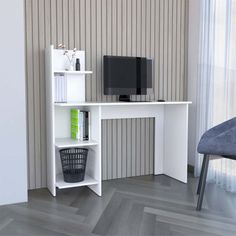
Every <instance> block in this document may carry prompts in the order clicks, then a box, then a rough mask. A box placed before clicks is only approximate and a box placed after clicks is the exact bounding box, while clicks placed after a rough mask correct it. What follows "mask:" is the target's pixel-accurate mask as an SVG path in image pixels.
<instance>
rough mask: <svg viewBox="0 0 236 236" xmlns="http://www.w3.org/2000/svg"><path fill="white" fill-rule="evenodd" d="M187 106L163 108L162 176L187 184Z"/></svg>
mask: <svg viewBox="0 0 236 236" xmlns="http://www.w3.org/2000/svg"><path fill="white" fill-rule="evenodd" d="M187 149H188V105H169V106H165V120H164V159H163V160H164V163H163V170H164V174H166V175H168V176H170V177H172V178H174V179H177V180H179V181H181V182H184V183H187V165H188V158H187Z"/></svg>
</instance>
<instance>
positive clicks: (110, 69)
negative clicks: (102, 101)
mask: <svg viewBox="0 0 236 236" xmlns="http://www.w3.org/2000/svg"><path fill="white" fill-rule="evenodd" d="M150 61H151V60H147V59H146V58H144V57H122V56H104V94H106V95H132V94H147V88H149V87H150V86H151V84H152V83H151V80H152V79H151V74H152V73H151V72H150V70H151V63H150Z"/></svg>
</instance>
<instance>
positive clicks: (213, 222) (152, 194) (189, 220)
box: [0, 176, 236, 236]
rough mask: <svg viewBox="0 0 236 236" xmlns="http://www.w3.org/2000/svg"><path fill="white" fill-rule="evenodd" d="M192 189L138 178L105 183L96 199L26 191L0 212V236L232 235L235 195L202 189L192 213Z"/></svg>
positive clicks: (86, 194)
mask: <svg viewBox="0 0 236 236" xmlns="http://www.w3.org/2000/svg"><path fill="white" fill-rule="evenodd" d="M196 186H197V179H195V178H192V177H189V182H188V184H186V185H185V184H183V183H180V182H178V181H176V180H173V179H171V178H168V177H166V176H155V177H154V176H142V177H135V178H126V179H119V180H111V181H105V182H104V183H103V197H101V198H100V197H97V196H96V195H95V194H94V193H93V192H91V191H90V190H89V189H88V188H86V187H83V188H77V189H68V190H62V191H58V196H57V197H56V198H53V197H52V196H51V195H50V194H49V193H48V191H47V190H46V189H41V190H34V191H30V192H29V202H28V203H25V204H16V205H10V206H4V207H0V235H1V236H2V235H10V236H18V235H22V236H28V235H29V236H34V235H42V236H49V235H50V236H51V235H122V236H126V235H160V236H164V235H176V236H179V235H186V236H191V235H196V236H199V235H224V236H226V235H236V194H231V193H226V192H225V191H223V190H221V189H220V188H218V187H216V186H215V185H213V184H208V185H207V187H206V195H205V198H204V203H203V210H202V211H201V212H196V211H195V206H196V200H197V196H196V194H195V192H196ZM16 194H17V193H16Z"/></svg>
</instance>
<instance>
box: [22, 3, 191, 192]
mask: <svg viewBox="0 0 236 236" xmlns="http://www.w3.org/2000/svg"><path fill="white" fill-rule="evenodd" d="M187 4H188V0H44V1H43V0H26V47H27V90H28V121H29V122H28V132H29V145H28V151H29V187H30V188H39V187H44V186H45V185H46V155H45V150H46V149H45V140H46V139H45V81H44V48H45V47H46V46H47V45H49V44H54V45H58V44H59V43H64V44H66V45H67V46H68V47H69V48H74V47H76V48H77V49H81V50H85V51H86V67H87V69H91V70H93V71H94V73H93V75H92V76H91V77H90V78H89V79H87V80H86V81H87V82H86V90H87V91H86V98H87V100H88V101H89V100H92V101H96V100H102V101H115V100H116V99H117V97H116V96H104V95H103V93H102V89H103V88H102V76H103V74H102V73H103V72H102V56H103V55H104V54H113V55H131V56H132V55H133V56H148V57H152V58H154V72H155V81H154V91H153V95H149V96H134V97H133V98H134V99H142V100H146V99H158V98H164V99H168V100H183V99H184V98H185V95H186V94H185V91H186V86H187V84H186V66H185V65H186V63H185V62H186V59H187V57H186V55H187V54H186V51H187V50H186V45H187V42H186V41H187V24H186V22H187V10H188V6H187ZM102 132H103V134H102V135H103V137H104V139H103V140H104V141H103V144H102V145H103V147H104V148H103V155H102V156H103V170H104V172H103V178H104V179H111V178H117V177H125V176H133V175H141V174H150V173H153V148H152V145H153V120H152V119H137V120H135V119H132V120H113V121H104V122H103V125H102Z"/></svg>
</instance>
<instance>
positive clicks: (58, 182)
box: [56, 174, 98, 189]
mask: <svg viewBox="0 0 236 236" xmlns="http://www.w3.org/2000/svg"><path fill="white" fill-rule="evenodd" d="M96 184H98V181H97V180H95V179H93V178H91V177H90V176H88V175H85V177H84V181H82V182H78V183H66V182H65V181H64V178H63V175H62V174H59V175H57V180H56V187H57V188H59V189H65V188H75V187H81V186H88V185H96Z"/></svg>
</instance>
